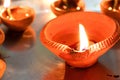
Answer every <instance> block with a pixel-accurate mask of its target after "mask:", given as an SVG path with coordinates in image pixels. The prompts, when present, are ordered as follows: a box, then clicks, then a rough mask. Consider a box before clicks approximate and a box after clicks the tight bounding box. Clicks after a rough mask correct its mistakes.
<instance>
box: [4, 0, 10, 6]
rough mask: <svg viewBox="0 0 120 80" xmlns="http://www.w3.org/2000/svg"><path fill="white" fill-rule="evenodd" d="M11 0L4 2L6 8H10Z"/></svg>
mask: <svg viewBox="0 0 120 80" xmlns="http://www.w3.org/2000/svg"><path fill="white" fill-rule="evenodd" d="M10 2H11V0H4V7H6V8H7V7H9V6H10Z"/></svg>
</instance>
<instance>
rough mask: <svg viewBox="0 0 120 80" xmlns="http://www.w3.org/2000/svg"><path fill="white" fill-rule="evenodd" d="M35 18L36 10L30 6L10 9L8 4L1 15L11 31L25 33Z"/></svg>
mask: <svg viewBox="0 0 120 80" xmlns="http://www.w3.org/2000/svg"><path fill="white" fill-rule="evenodd" d="M5 1H6V0H5ZM7 1H8V0H7ZM7 3H8V2H7ZM4 6H5V2H4ZM34 16H35V12H34V10H33V9H32V8H30V7H28V6H14V7H9V6H8V4H6V6H5V8H4V9H2V11H1V13H0V17H1V20H2V22H3V23H4V24H5V25H6V26H7V27H8V28H9V29H11V30H15V31H24V30H25V29H27V28H28V26H29V25H30V24H31V23H32V22H33V20H34Z"/></svg>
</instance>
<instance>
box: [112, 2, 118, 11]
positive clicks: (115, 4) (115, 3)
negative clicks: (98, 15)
mask: <svg viewBox="0 0 120 80" xmlns="http://www.w3.org/2000/svg"><path fill="white" fill-rule="evenodd" d="M117 4H118V0H114V5H113V9H114V10H116V7H117Z"/></svg>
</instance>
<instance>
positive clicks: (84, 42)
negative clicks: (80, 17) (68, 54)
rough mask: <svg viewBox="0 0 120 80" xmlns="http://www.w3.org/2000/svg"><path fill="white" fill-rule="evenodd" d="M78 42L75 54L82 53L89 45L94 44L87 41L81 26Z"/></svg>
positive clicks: (80, 25)
mask: <svg viewBox="0 0 120 80" xmlns="http://www.w3.org/2000/svg"><path fill="white" fill-rule="evenodd" d="M79 40H80V42H79V44H78V46H77V50H78V51H77V52H84V51H86V50H87V49H88V46H89V45H92V44H94V42H92V41H89V40H88V37H87V33H86V31H85V28H84V26H83V25H82V24H79Z"/></svg>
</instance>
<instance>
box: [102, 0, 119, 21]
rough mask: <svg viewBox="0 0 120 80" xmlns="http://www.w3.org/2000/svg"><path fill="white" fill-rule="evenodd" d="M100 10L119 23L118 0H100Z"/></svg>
mask: <svg viewBox="0 0 120 80" xmlns="http://www.w3.org/2000/svg"><path fill="white" fill-rule="evenodd" d="M100 8H101V12H102V13H104V14H106V15H108V16H109V17H111V18H113V19H114V20H117V21H118V22H119V23H120V0H102V2H101V3H100Z"/></svg>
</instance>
